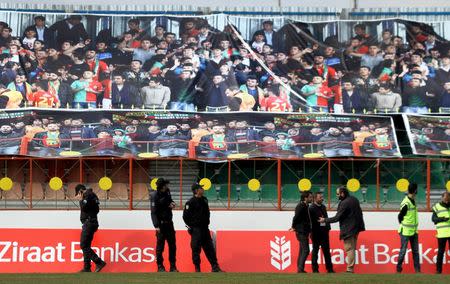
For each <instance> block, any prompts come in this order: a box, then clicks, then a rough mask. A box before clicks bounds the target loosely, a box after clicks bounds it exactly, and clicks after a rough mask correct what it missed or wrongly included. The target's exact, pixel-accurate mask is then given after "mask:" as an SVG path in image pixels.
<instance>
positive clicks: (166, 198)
mask: <svg viewBox="0 0 450 284" xmlns="http://www.w3.org/2000/svg"><path fill="white" fill-rule="evenodd" d="M168 184H169V181H168V180H166V179H163V178H159V179H158V180H157V181H156V191H153V192H152V193H151V194H150V211H151V216H152V222H153V226H154V227H155V230H156V264H157V265H158V272H166V269H165V267H164V258H163V252H164V245H165V242H166V241H167V244H168V246H169V262H170V272H178V270H177V266H176V251H177V247H176V239H175V229H174V227H173V221H172V218H173V214H172V209H173V208H175V202H173V200H172V196H171V195H170V189H169V187H168V186H167V185H168Z"/></svg>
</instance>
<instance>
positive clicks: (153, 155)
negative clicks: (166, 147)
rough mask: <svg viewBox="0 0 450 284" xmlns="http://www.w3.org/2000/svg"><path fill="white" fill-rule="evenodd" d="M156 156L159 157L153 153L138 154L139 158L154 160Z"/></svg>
mask: <svg viewBox="0 0 450 284" xmlns="http://www.w3.org/2000/svg"><path fill="white" fill-rule="evenodd" d="M158 156H159V154H158V153H153V152H147V153H139V154H138V157H139V158H156V157H158Z"/></svg>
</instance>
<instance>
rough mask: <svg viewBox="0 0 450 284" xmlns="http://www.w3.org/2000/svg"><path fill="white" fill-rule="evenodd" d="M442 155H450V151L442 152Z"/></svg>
mask: <svg viewBox="0 0 450 284" xmlns="http://www.w3.org/2000/svg"><path fill="white" fill-rule="evenodd" d="M441 154H443V155H450V150H442V151H441Z"/></svg>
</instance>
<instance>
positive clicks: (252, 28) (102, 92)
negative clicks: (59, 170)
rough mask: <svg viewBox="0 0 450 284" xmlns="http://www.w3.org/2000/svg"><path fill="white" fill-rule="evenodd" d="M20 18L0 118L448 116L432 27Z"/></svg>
mask: <svg viewBox="0 0 450 284" xmlns="http://www.w3.org/2000/svg"><path fill="white" fill-rule="evenodd" d="M14 17H19V19H14V21H13V22H12V23H7V22H0V50H1V52H0V83H1V85H0V93H1V95H0V108H22V107H27V106H28V107H31V106H32V107H39V108H64V109H66V108H77V109H80V108H81V109H84V108H90V109H94V108H103V109H111V108H113V109H132V108H143V109H167V110H184V111H270V112H285V111H295V112H297V111H302V112H330V113H380V112H382V113H397V112H406V113H428V112H445V111H446V109H447V108H449V107H450V58H449V48H450V45H449V43H448V42H447V40H446V39H445V35H440V34H438V33H437V32H436V31H435V29H434V28H433V25H432V24H425V23H419V22H411V21H405V20H400V19H397V20H396V19H389V20H379V21H371V22H323V23H303V22H296V21H291V20H289V19H288V18H274V20H270V19H269V20H267V19H265V20H264V19H257V18H256V20H253V21H244V20H243V21H238V20H236V19H234V18H226V19H225V20H224V21H218V20H217V17H213V16H202V17H192V18H186V17H179V18H177V17H168V16H153V17H150V16H148V17H134V18H133V17H126V16H96V15H75V14H60V15H58V14H44V15H39V14H37V15H29V14H20V13H16V14H14ZM14 17H13V18H14ZM5 18H6V17H5ZM18 23H20V24H18Z"/></svg>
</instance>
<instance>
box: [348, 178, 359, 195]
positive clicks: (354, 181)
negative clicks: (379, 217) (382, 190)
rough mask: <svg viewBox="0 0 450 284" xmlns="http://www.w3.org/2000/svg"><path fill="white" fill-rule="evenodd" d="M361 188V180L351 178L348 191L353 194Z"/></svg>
mask: <svg viewBox="0 0 450 284" xmlns="http://www.w3.org/2000/svg"><path fill="white" fill-rule="evenodd" d="M360 187H361V184H360V183H359V180H357V179H356V178H351V179H349V180H348V181H347V189H348V190H349V191H351V192H357V191H358V190H359V188H360Z"/></svg>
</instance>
